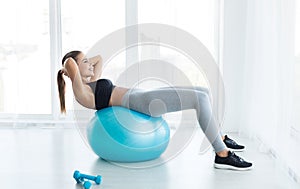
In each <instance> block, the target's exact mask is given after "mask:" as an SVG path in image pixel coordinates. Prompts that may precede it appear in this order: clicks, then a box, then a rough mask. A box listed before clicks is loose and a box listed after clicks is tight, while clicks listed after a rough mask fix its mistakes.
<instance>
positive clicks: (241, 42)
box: [221, 0, 247, 132]
mask: <svg viewBox="0 0 300 189" xmlns="http://www.w3.org/2000/svg"><path fill="white" fill-rule="evenodd" d="M246 6H247V1H246V0H226V1H225V3H224V46H223V79H224V83H225V91H226V113H225V121H224V131H225V132H226V131H227V132H238V131H239V125H240V123H241V122H240V120H239V118H240V117H241V116H240V112H241V111H240V108H241V107H240V104H241V100H242V99H241V94H240V90H239V88H241V85H242V81H241V78H243V70H244V69H243V65H244V57H245V50H244V47H245V35H246V26H245V23H246ZM221 58H222V57H221ZM237 72H238V73H237Z"/></svg>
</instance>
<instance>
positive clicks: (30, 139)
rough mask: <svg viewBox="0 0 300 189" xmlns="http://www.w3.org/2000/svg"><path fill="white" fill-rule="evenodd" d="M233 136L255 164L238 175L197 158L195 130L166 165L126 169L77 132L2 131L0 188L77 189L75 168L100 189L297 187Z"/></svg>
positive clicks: (207, 156) (264, 156) (209, 159)
mask: <svg viewBox="0 0 300 189" xmlns="http://www.w3.org/2000/svg"><path fill="white" fill-rule="evenodd" d="M231 136H233V137H234V138H235V139H236V140H237V141H239V142H240V143H243V144H245V145H246V146H247V150H246V151H245V152H242V153H238V154H239V155H241V156H242V157H244V158H245V159H246V160H251V161H253V162H254V166H255V167H254V169H253V170H251V171H245V172H239V171H229V170H217V169H214V168H213V158H214V155H213V152H212V150H210V151H209V152H207V153H205V154H204V155H200V154H199V153H198V152H199V148H200V146H199V143H200V142H201V141H200V140H201V137H202V134H201V133H200V130H199V131H197V133H196V135H195V136H194V138H193V140H192V142H191V143H190V144H189V146H188V147H187V148H186V149H185V150H184V151H183V152H182V153H180V154H179V155H178V156H177V157H176V158H174V159H172V160H170V161H168V162H167V163H165V164H163V165H160V166H156V167H152V168H147V169H128V168H124V167H120V166H117V165H114V164H111V163H108V162H106V161H103V160H101V159H99V158H97V156H96V155H94V153H93V152H92V151H91V150H90V149H89V148H88V147H87V146H86V145H85V143H84V142H83V140H82V139H81V137H80V135H79V133H78V131H77V130H76V129H58V128H57V129H42V128H27V129H1V130H0V151H1V156H0V157H1V158H0V160H1V161H0V181H1V186H0V188H5V189H17V188H18V189H21V188H22V189H27V188H28V189H29V188H30V189H41V188H42V189H55V188H64V189H72V188H73V189H79V188H82V186H81V185H78V184H76V182H75V181H74V180H73V178H72V174H73V171H74V170H76V169H77V170H80V171H82V172H84V173H89V174H100V175H102V177H103V183H102V184H101V185H100V186H97V185H93V186H92V188H95V189H96V188H103V189H109V188H114V189H127V188H128V189H151V188H153V189H160V188H161V189H177V188H188V189H196V188H205V189H210V188H223V189H226V188H230V189H234V188H239V189H240V188H243V189H248V188H249V189H250V188H251V189H253V188H272V189H273V188H276V189H277V188H278V189H279V188H282V189H296V188H298V189H299V188H300V185H299V184H296V183H295V182H294V181H293V180H292V179H291V178H290V177H289V176H288V175H287V173H286V172H285V171H284V170H283V169H282V168H281V166H278V165H277V164H276V163H275V161H274V160H273V159H272V158H271V157H270V156H269V155H267V154H262V153H260V152H259V151H258V150H257V149H258V148H257V145H256V144H255V142H253V141H250V140H249V139H246V138H242V137H238V136H236V135H231Z"/></svg>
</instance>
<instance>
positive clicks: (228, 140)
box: [223, 135, 245, 152]
mask: <svg viewBox="0 0 300 189" xmlns="http://www.w3.org/2000/svg"><path fill="white" fill-rule="evenodd" d="M223 141H224V143H225V145H226V147H227V148H228V149H229V150H232V151H235V152H242V151H244V150H245V146H243V145H239V144H237V143H236V142H235V141H234V140H232V139H231V138H229V137H228V136H227V135H225V139H224V140H223Z"/></svg>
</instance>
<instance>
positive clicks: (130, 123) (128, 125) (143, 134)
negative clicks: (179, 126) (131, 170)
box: [87, 106, 170, 162]
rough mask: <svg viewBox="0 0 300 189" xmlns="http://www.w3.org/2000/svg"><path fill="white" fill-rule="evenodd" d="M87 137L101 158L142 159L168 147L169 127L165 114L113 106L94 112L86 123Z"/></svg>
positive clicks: (156, 155)
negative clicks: (159, 115) (160, 115)
mask: <svg viewBox="0 0 300 189" xmlns="http://www.w3.org/2000/svg"><path fill="white" fill-rule="evenodd" d="M87 139H88V143H89V144H90V146H91V148H92V150H93V151H94V152H95V153H96V154H97V155H98V156H99V157H101V158H102V159H105V160H108V161H115V162H141V161H148V160H153V159H156V158H158V157H159V156H160V155H161V154H162V153H163V152H164V151H165V149H166V148H167V146H168V143H169V139H170V129H169V126H168V124H167V122H166V121H165V120H164V119H163V118H162V117H151V116H149V115H146V114H143V113H140V112H137V111H134V110H130V109H127V108H124V107H120V106H112V107H108V108H104V109H101V110H98V111H96V112H95V115H94V116H93V118H92V119H91V120H90V122H89V123H88V126H87Z"/></svg>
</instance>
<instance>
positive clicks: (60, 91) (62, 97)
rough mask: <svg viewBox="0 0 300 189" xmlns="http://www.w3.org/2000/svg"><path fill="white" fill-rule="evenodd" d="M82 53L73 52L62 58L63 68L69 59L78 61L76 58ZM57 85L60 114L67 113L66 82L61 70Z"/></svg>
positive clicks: (58, 74)
mask: <svg viewBox="0 0 300 189" xmlns="http://www.w3.org/2000/svg"><path fill="white" fill-rule="evenodd" d="M80 53H81V51H71V52H68V53H67V54H66V55H65V56H64V57H63V58H62V66H64V63H65V61H66V60H67V59H68V58H70V57H71V58H73V59H74V60H75V61H76V57H77V56H78V55H79V54H80ZM57 85H58V94H59V100H60V112H61V113H66V103H65V92H66V91H65V90H66V82H65V80H64V78H63V72H62V71H61V70H59V71H58V73H57Z"/></svg>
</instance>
